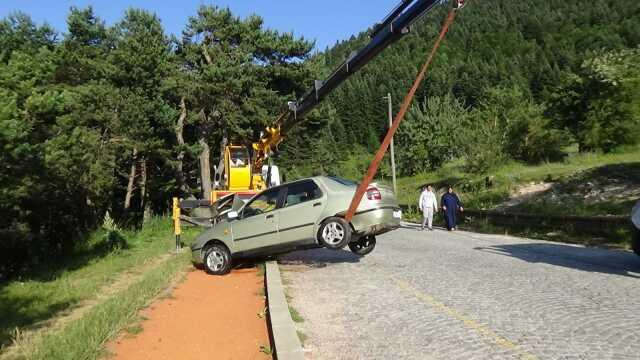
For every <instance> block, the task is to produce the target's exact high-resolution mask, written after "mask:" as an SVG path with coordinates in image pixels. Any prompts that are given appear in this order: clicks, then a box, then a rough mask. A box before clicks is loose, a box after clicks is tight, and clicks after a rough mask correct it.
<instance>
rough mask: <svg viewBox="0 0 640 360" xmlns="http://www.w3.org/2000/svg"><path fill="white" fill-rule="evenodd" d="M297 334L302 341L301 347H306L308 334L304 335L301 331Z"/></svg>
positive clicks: (297, 331)
mask: <svg viewBox="0 0 640 360" xmlns="http://www.w3.org/2000/svg"><path fill="white" fill-rule="evenodd" d="M296 333H297V334H298V339H300V345H302V346H303V347H304V343H305V341H307V339H308V338H309V336H307V334H305V333H303V332H302V331H300V330H296Z"/></svg>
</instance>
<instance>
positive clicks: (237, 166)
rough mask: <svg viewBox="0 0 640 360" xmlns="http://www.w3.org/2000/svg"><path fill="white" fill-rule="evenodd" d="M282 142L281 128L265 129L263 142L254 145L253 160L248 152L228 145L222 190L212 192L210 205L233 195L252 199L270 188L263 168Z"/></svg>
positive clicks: (220, 187) (236, 146) (262, 137)
mask: <svg viewBox="0 0 640 360" xmlns="http://www.w3.org/2000/svg"><path fill="white" fill-rule="evenodd" d="M281 141H282V136H281V134H280V126H279V125H276V126H275V127H268V128H266V132H265V133H264V134H263V135H262V136H261V138H260V140H258V141H257V142H255V143H253V144H252V149H253V159H252V158H251V157H250V156H249V149H247V148H246V147H244V146H241V145H233V144H231V145H228V146H226V147H225V150H224V175H223V177H222V179H220V182H221V184H220V186H219V189H216V190H213V191H212V196H211V202H212V203H213V202H214V201H216V200H217V199H218V198H220V197H221V196H225V195H228V194H230V193H237V194H239V195H245V196H249V195H253V194H255V193H257V192H259V191H261V190H264V189H266V188H267V179H265V178H264V175H263V172H262V167H263V165H264V162H265V160H266V159H267V158H268V157H269V156H270V155H271V154H273V152H274V150H275V149H276V147H277V146H278V144H280V142H281Z"/></svg>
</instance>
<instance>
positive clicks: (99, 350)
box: [28, 253, 189, 360]
mask: <svg viewBox="0 0 640 360" xmlns="http://www.w3.org/2000/svg"><path fill="white" fill-rule="evenodd" d="M188 262H189V254H188V253H182V254H180V255H179V256H174V257H172V258H171V259H170V260H168V261H167V262H166V263H165V264H163V266H159V267H156V268H154V269H153V270H150V271H149V272H147V273H146V274H145V275H144V277H143V278H142V280H140V281H139V282H137V283H136V284H133V285H132V286H130V287H129V288H127V289H126V290H124V291H122V292H120V293H119V294H117V296H114V297H112V298H110V299H109V300H107V301H105V302H103V303H101V304H99V305H97V306H96V307H94V308H93V309H92V310H91V311H90V312H88V313H87V314H86V315H85V316H83V317H82V318H81V319H79V320H76V321H74V322H72V323H70V324H69V325H68V326H66V327H65V328H64V329H63V330H62V331H60V332H57V333H54V334H49V335H47V336H45V337H44V338H43V339H41V341H38V342H37V343H36V344H35V345H34V348H33V352H32V353H31V354H28V358H29V359H34V360H38V359H47V360H57V359H60V360H62V359H97V358H98V357H100V356H103V355H104V354H105V350H104V343H105V342H106V341H107V340H109V339H110V338H113V337H114V336H115V335H116V334H117V333H118V332H119V331H120V330H122V329H124V328H126V327H127V326H128V325H129V324H130V323H131V322H132V321H134V320H135V319H136V316H137V313H138V311H139V310H140V309H142V308H143V307H145V306H146V305H147V304H148V303H149V302H150V301H151V300H152V299H154V298H155V297H156V296H157V295H158V294H159V293H160V292H161V291H162V290H163V289H164V288H165V287H166V286H167V285H168V283H169V282H170V281H171V280H172V279H174V278H175V275H176V273H178V272H179V271H181V270H184V269H186V266H187V264H188Z"/></svg>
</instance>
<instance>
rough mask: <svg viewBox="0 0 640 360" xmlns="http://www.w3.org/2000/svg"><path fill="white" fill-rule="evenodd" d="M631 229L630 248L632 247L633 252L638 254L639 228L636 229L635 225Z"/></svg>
mask: <svg viewBox="0 0 640 360" xmlns="http://www.w3.org/2000/svg"><path fill="white" fill-rule="evenodd" d="M631 231H632V232H633V234H632V236H633V238H632V239H631V248H632V249H633V252H634V253H636V255H638V256H640V229H636V228H635V227H633V229H632V230H631Z"/></svg>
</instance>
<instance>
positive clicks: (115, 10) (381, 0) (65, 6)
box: [0, 0, 400, 50]
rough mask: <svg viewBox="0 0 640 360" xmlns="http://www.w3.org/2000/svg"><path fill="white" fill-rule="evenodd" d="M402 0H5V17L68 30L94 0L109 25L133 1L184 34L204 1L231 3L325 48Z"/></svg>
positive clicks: (0, 5)
mask: <svg viewBox="0 0 640 360" xmlns="http://www.w3.org/2000/svg"><path fill="white" fill-rule="evenodd" d="M399 2H400V1H399V0H320V1H311V0H254V1H248V0H179V1H166V0H164V1H161V0H155V1H154V0H0V17H5V16H7V15H9V14H11V13H12V12H15V11H22V12H24V13H26V14H28V15H29V16H31V18H32V19H33V20H34V21H35V22H36V23H38V24H41V23H43V22H47V23H48V24H49V25H51V26H53V27H54V28H55V29H56V30H58V31H59V32H62V33H64V32H66V27H67V26H66V17H67V15H68V12H69V8H70V7H71V6H76V7H81V8H82V7H87V6H89V5H91V6H93V8H94V11H95V13H96V14H97V15H98V16H99V17H100V18H102V19H103V20H105V21H106V23H107V24H108V25H112V24H113V23H115V22H117V21H118V20H119V19H120V18H121V17H122V15H123V13H124V11H125V10H126V9H127V8H129V7H135V8H143V9H147V10H150V11H152V12H154V13H156V14H157V15H158V17H159V18H160V19H161V20H162V24H163V25H164V27H165V30H166V31H167V32H168V33H173V34H176V35H179V34H180V33H181V32H182V30H183V28H184V26H185V24H186V22H187V19H188V18H189V16H193V15H195V13H196V9H197V8H198V7H199V6H200V5H202V4H205V5H216V6H220V7H227V6H228V7H229V8H230V9H231V10H232V11H233V13H234V14H236V15H239V16H240V17H246V16H248V15H250V14H252V13H255V14H258V15H260V16H261V17H262V18H263V19H264V21H265V26H266V27H268V28H271V29H275V30H279V31H281V32H291V31H292V32H293V33H294V34H295V35H297V36H304V37H305V38H306V39H308V40H316V49H318V50H324V49H325V48H326V47H327V46H332V45H334V44H335V43H336V41H339V40H344V39H348V38H349V37H350V36H351V35H353V34H357V33H359V32H360V31H363V30H366V29H367V28H368V27H370V26H371V25H373V24H374V23H376V22H378V21H380V20H382V18H384V16H385V15H387V13H388V12H389V11H391V9H392V8H393V7H394V6H395V5H396V4H397V3H399Z"/></svg>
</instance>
